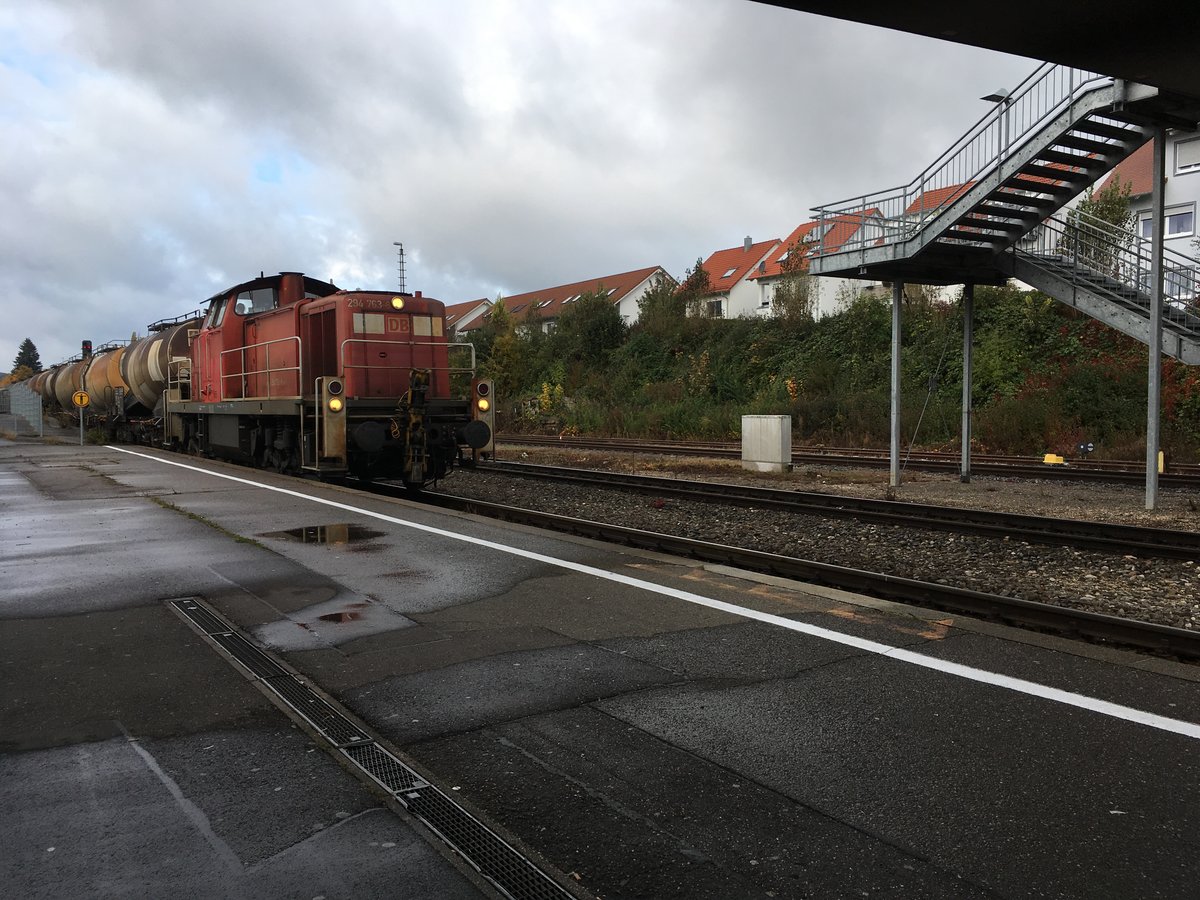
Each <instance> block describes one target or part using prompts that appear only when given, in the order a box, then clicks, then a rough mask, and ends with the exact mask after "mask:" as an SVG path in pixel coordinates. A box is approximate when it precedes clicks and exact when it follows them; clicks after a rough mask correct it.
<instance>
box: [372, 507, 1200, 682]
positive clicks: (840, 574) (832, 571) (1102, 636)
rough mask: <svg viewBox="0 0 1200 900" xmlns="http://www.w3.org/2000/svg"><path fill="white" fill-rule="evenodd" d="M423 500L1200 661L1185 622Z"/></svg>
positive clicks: (1197, 637)
mask: <svg viewBox="0 0 1200 900" xmlns="http://www.w3.org/2000/svg"><path fill="white" fill-rule="evenodd" d="M370 489H371V490H373V491H375V492H377V493H383V494H391V493H394V494H396V495H398V496H405V497H407V496H408V495H407V494H406V493H405V492H404V491H403V489H400V488H395V487H392V486H388V485H372V486H371V487H370ZM410 499H411V498H410ZM421 502H423V503H427V504H429V505H432V506H437V507H440V508H443V509H452V510H456V511H459V512H465V513H471V514H475V515H482V516H487V517H489V518H494V519H499V520H502V521H507V522H514V523H518V524H522V525H529V526H533V527H537V528H544V529H547V530H551V531H558V532H561V533H565V534H572V535H577V536H580V537H586V538H591V539H594V540H600V541H605V542H608V543H613V544H620V545H624V546H629V547H636V548H638V549H642V550H652V551H658V552H663V553H670V554H673V555H676V556H680V557H685V558H689V559H697V560H701V561H704V562H709V563H718V564H724V565H729V566H734V567H736V568H739V569H745V570H747V571H752V572H761V573H764V574H770V575H778V576H781V577H784V578H790V579H794V580H797V581H802V582H807V583H811V584H819V585H824V586H827V587H833V588H838V589H840V590H846V591H852V592H855V593H860V594H866V595H868V596H872V597H878V598H881V599H884V600H892V601H895V602H899V603H906V604H911V605H915V606H921V607H925V608H930V609H937V610H941V611H945V612H950V613H954V614H958V615H969V616H972V617H976V618H983V619H989V620H992V621H998V622H1003V623H1005V624H1009V625H1015V626H1019V627H1023V628H1030V629H1034V630H1038V631H1043V632H1052V633H1055V634H1059V635H1062V636H1065V637H1072V638H1078V639H1085V640H1090V641H1096V642H1100V643H1104V644H1110V645H1117V646H1122V647H1130V648H1137V649H1140V650H1146V651H1150V652H1154V653H1159V654H1165V655H1168V656H1173V657H1177V658H1179V659H1186V660H1200V633H1198V632H1194V631H1190V630H1187V629H1183V628H1174V627H1171V626H1168V625H1159V624H1156V623H1152V622H1140V621H1136V620H1130V619H1122V618H1119V617H1117V616H1109V615H1104V614H1101V613H1095V612H1091V611H1088V610H1078V609H1071V608H1068V607H1063V606H1055V605H1052V604H1047V603H1038V602H1034V601H1030V600H1021V599H1017V598H1013V597H1005V596H1003V595H999V594H988V593H983V592H981V591H973V590H968V589H966V588H959V587H953V586H950V585H944V584H935V583H931V582H924V581H917V580H914V579H910V578H901V577H897V576H895V575H889V574H887V573H881V572H871V571H867V570H864V569H853V568H848V567H845V566H837V565H833V564H830V563H822V562H815V561H812V560H804V559H798V558H795V557H789V556H782V555H779V554H773V553H765V552H763V551H759V550H750V549H747V548H744V547H735V546H730V545H727V544H717V543H713V542H709V541H700V540H694V539H691V538H684V537H679V536H676V535H671V534H664V533H661V532H652V531H643V530H639V529H635V528H627V527H624V526H621V525H614V524H610V523H606V522H594V521H590V520H586V519H577V518H572V517H569V516H562V515H557V514H554V513H545V512H539V511H536V510H530V509H524V508H521V507H515V506H507V505H503V504H497V503H487V502H484V501H480V500H473V499H468V498H464V497H458V496H454V495H451V494H425V495H423V496H422V498H421Z"/></svg>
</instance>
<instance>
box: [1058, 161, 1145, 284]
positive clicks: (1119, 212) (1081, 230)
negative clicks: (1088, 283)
mask: <svg viewBox="0 0 1200 900" xmlns="http://www.w3.org/2000/svg"><path fill="white" fill-rule="evenodd" d="M1131 188H1132V182H1129V181H1125V182H1122V181H1121V177H1120V175H1118V174H1116V173H1113V177H1112V178H1111V179H1110V180H1109V182H1108V183H1107V184H1106V185H1104V188H1103V189H1102V190H1100V191H1093V190H1092V189H1091V188H1088V191H1087V193H1086V194H1085V195H1084V197H1083V199H1082V200H1080V201H1079V204H1078V205H1077V206H1076V207H1075V208H1074V209H1072V210H1071V211H1070V212H1069V213H1067V227H1066V230H1065V231H1064V232H1063V237H1062V240H1061V241H1060V242H1059V245H1058V252H1059V253H1061V254H1063V255H1064V256H1067V257H1073V258H1074V259H1075V260H1076V261H1077V262H1078V263H1079V264H1080V265H1084V266H1087V267H1088V268H1090V269H1094V270H1096V271H1097V272H1103V273H1104V274H1106V275H1116V274H1118V270H1119V267H1120V262H1121V256H1122V255H1123V254H1124V253H1126V252H1127V251H1128V250H1129V248H1130V247H1132V246H1133V242H1134V239H1135V238H1136V237H1137V235H1136V233H1135V232H1134V230H1133V226H1134V222H1135V220H1136V218H1137V215H1136V213H1134V212H1133V211H1132V210H1131V209H1130V208H1129V194H1130V190H1131Z"/></svg>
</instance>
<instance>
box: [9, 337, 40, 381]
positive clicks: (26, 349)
mask: <svg viewBox="0 0 1200 900" xmlns="http://www.w3.org/2000/svg"><path fill="white" fill-rule="evenodd" d="M21 366H27V367H28V368H29V373H30V375H32V374H34V373H37V372H40V371H42V361H41V359H40V358H39V357H38V351H37V347H35V346H34V345H33V341H31V340H30V339H29V338H25V340H23V341H21V346H20V349H18V350H17V358H16V359H14V360H13V364H12V367H13V371H14V372H16V370H17V369H19V368H21ZM26 377H29V376H26Z"/></svg>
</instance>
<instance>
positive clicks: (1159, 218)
mask: <svg viewBox="0 0 1200 900" xmlns="http://www.w3.org/2000/svg"><path fill="white" fill-rule="evenodd" d="M1166 144H1167V141H1166V129H1164V128H1163V127H1162V126H1161V125H1160V126H1159V127H1157V128H1155V129H1154V145H1153V146H1154V149H1153V155H1154V162H1153V166H1152V171H1153V175H1152V178H1153V187H1152V191H1151V209H1152V212H1151V217H1152V218H1153V226H1152V227H1153V229H1154V230H1153V233H1152V234H1151V250H1150V254H1151V256H1150V354H1149V355H1150V369H1149V373H1148V374H1149V378H1148V379H1147V380H1148V382H1149V384H1148V387H1147V391H1146V509H1150V510H1152V509H1155V508H1157V506H1158V450H1159V407H1160V405H1161V403H1162V310H1163V238H1164V234H1163V229H1164V227H1165V224H1164V222H1163V176H1164V175H1165V171H1166Z"/></svg>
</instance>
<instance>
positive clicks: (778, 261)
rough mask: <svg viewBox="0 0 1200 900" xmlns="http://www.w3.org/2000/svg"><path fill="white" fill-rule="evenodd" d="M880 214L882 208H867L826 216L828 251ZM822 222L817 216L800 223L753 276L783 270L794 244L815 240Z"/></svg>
mask: <svg viewBox="0 0 1200 900" xmlns="http://www.w3.org/2000/svg"><path fill="white" fill-rule="evenodd" d="M878 215H879V210H878V209H874V208H872V209H867V210H863V211H862V212H861V213H849V214H846V215H841V216H830V217H829V218H827V219H826V220H825V226H826V228H825V239H824V241H823V242H822V244H823V246H824V248H825V252H826V253H834V252H836V251H837V250H838V249H839V248H840V247H841V246H842V245H843V244H845V243H846V241H848V240H850V238H852V237H853V236H854V235H855V234H856V233H857V232H858V229H859V228H861V227H862V225H863V223H864V222H866V221H867V220H868V219H871V218H873V217H876V216H878ZM820 224H821V223H820V222H819V221H816V220H813V221H811V222H805V223H804V224H803V225H800V226H799V227H797V228H796V230H795V231H793V232H792V233H791V234H789V235H788V236H787V237H786V238H784V239H783V240H782V241H781V242H780V243H779V246H778V247H776V248H775V249H774V250H772V251H771V254H770V255H769V256H768V257H767V258H766V259H765V260H764V261H763V264H762V266H760V267H759V271H756V272H755V273H754V274H752V275H751V276H750V278H751V279H757V278H773V277H776V276H779V275H782V274H783V259H784V257H785V256H786V255H787V254H788V253H790V252H791V251H792V249H793V248H794V247H797V246H800V245H801V244H802V243H803V242H804V241H806V240H807V241H811V242H813V244H812V245H810V246H813V245H815V242H816V241H817V240H818V238H820V236H821V235H820V232H819V231H818V226H819V225H820Z"/></svg>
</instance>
